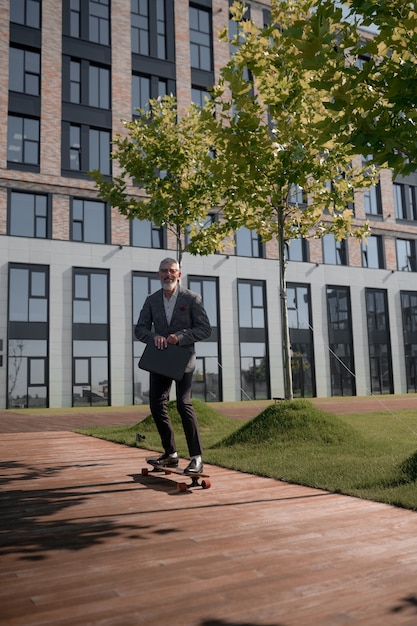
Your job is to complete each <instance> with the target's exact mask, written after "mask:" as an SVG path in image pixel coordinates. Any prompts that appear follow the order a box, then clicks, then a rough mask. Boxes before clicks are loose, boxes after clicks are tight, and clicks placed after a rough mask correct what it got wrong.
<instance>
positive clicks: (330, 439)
mask: <svg viewBox="0 0 417 626" xmlns="http://www.w3.org/2000/svg"><path fill="white" fill-rule="evenodd" d="M357 439H358V434H357V433H356V432H355V430H354V429H353V428H352V427H351V426H349V425H348V424H346V423H344V422H343V421H341V420H340V419H338V418H337V417H336V416H332V415H329V414H328V413H325V412H324V411H322V410H321V409H318V408H316V407H315V406H313V405H312V404H311V403H310V402H308V401H306V400H292V401H285V402H279V403H277V404H272V405H271V406H269V407H267V408H266V409H265V410H264V411H262V413H260V414H259V415H258V416H257V417H255V418H254V419H253V420H251V421H249V422H248V423H246V424H245V425H244V426H242V428H240V429H239V430H237V431H235V432H234V433H232V434H231V435H230V436H229V437H227V438H226V439H224V440H223V441H221V442H219V443H218V444H217V446H216V447H227V446H236V445H245V446H246V445H252V446H256V445H261V444H262V445H264V444H266V443H268V444H271V443H273V442H274V441H276V442H278V441H279V442H284V441H287V442H294V443H296V442H299V443H301V442H309V443H320V444H336V445H337V444H342V443H347V442H349V443H351V442H354V441H355V440H357Z"/></svg>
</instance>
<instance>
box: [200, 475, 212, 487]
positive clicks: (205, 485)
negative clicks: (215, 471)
mask: <svg viewBox="0 0 417 626" xmlns="http://www.w3.org/2000/svg"><path fill="white" fill-rule="evenodd" d="M201 486H202V487H203V489H210V487H211V482H210V481H209V479H208V478H204V479H203V480H202V481H201Z"/></svg>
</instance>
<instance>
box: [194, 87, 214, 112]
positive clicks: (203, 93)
mask: <svg viewBox="0 0 417 626" xmlns="http://www.w3.org/2000/svg"><path fill="white" fill-rule="evenodd" d="M209 99H210V94H209V92H208V91H207V89H200V88H199V87H192V89H191V102H194V104H196V105H197V106H199V107H201V108H203V107H204V105H205V103H206V100H209Z"/></svg>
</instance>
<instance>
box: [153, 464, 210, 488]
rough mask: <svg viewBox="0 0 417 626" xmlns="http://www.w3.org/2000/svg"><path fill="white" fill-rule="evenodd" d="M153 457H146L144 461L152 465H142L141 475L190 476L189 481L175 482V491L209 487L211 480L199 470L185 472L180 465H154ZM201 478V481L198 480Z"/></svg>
mask: <svg viewBox="0 0 417 626" xmlns="http://www.w3.org/2000/svg"><path fill="white" fill-rule="evenodd" d="M155 460H156V459H155V457H147V459H146V462H147V463H149V465H152V467H153V469H152V470H151V469H149V467H142V476H152V475H155V474H165V475H168V474H179V475H180V476H186V477H187V478H191V483H183V482H180V483H177V491H187V489H190V488H191V487H202V488H203V489H210V487H211V482H210V480H209V478H210V477H209V475H208V474H205V473H204V472H201V473H199V474H186V473H185V472H184V470H183V468H182V467H160V466H157V465H155ZM200 478H201V482H200Z"/></svg>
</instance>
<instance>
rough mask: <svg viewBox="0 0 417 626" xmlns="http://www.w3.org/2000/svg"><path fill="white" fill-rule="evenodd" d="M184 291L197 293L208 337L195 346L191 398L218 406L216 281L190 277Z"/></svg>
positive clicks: (219, 392) (219, 390) (219, 384)
mask: <svg viewBox="0 0 417 626" xmlns="http://www.w3.org/2000/svg"><path fill="white" fill-rule="evenodd" d="M188 287H189V289H191V291H194V292H196V293H198V294H199V295H200V296H201V298H202V300H203V304H204V308H205V309H206V312H207V315H208V318H209V320H210V325H211V336H210V337H209V338H208V339H207V340H205V341H199V342H197V343H196V346H195V348H196V357H197V358H196V367H195V370H194V375H193V398H199V399H200V400H204V401H205V402H219V401H220V399H221V380H220V369H219V368H220V365H219V359H220V357H219V351H220V348H219V337H220V331H219V323H218V315H219V313H218V281H217V279H216V278H205V277H199V276H190V277H189V280H188Z"/></svg>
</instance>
